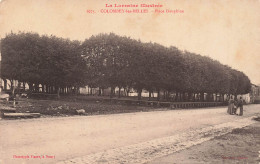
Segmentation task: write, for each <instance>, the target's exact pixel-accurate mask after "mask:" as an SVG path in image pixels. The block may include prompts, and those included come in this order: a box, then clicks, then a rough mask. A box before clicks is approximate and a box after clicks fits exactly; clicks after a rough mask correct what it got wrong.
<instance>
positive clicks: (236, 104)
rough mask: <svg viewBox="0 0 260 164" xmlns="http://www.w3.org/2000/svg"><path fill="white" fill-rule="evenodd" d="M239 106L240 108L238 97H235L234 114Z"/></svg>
mask: <svg viewBox="0 0 260 164" xmlns="http://www.w3.org/2000/svg"><path fill="white" fill-rule="evenodd" d="M237 108H238V100H237V98H235V99H234V107H233V111H232V114H235V115H236V114H237Z"/></svg>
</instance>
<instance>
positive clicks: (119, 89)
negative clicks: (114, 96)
mask: <svg viewBox="0 0 260 164" xmlns="http://www.w3.org/2000/svg"><path fill="white" fill-rule="evenodd" d="M118 98H121V87H118Z"/></svg>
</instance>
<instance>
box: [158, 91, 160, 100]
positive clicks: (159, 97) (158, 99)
mask: <svg viewBox="0 0 260 164" xmlns="http://www.w3.org/2000/svg"><path fill="white" fill-rule="evenodd" d="M157 101H160V89H157Z"/></svg>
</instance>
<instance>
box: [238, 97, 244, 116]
mask: <svg viewBox="0 0 260 164" xmlns="http://www.w3.org/2000/svg"><path fill="white" fill-rule="evenodd" d="M243 105H244V100H243V98H242V96H241V97H240V99H239V100H238V106H237V107H239V109H240V111H239V116H243Z"/></svg>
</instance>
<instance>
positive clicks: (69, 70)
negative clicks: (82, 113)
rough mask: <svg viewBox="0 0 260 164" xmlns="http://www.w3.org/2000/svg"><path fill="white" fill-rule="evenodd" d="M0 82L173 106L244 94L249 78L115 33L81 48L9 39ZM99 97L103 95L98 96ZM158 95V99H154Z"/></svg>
mask: <svg viewBox="0 0 260 164" xmlns="http://www.w3.org/2000/svg"><path fill="white" fill-rule="evenodd" d="M1 51H2V52H1V54H2V65H1V71H2V74H1V77H2V78H3V79H9V80H10V81H11V82H12V81H14V80H18V81H19V82H21V83H24V84H25V83H27V84H28V85H29V87H30V89H31V90H35V91H37V90H38V86H39V84H41V86H42V91H44V92H57V93H59V92H60V91H62V92H64V93H65V92H70V91H71V90H72V89H74V90H75V89H76V90H78V88H79V87H81V86H85V85H88V86H89V87H92V88H97V87H98V88H99V89H100V90H103V89H106V88H111V94H110V95H111V96H113V95H114V90H115V88H116V87H118V88H119V96H120V93H121V92H120V90H121V89H124V90H127V91H130V89H132V88H134V89H135V90H136V91H137V92H138V95H139V96H138V98H139V99H140V98H141V93H142V90H144V89H145V90H147V91H149V93H150V94H149V95H151V93H153V92H158V93H160V92H161V91H164V92H165V93H166V96H165V98H166V99H167V98H169V95H171V93H175V94H176V95H177V96H175V97H176V100H180V101H181V98H182V97H183V95H188V96H187V97H188V98H187V99H191V98H192V96H193V95H194V94H197V95H198V94H199V95H201V98H200V99H201V100H203V99H204V98H203V97H204V93H208V94H209V95H210V94H213V93H217V94H222V95H223V94H234V95H236V94H245V93H248V92H249V91H250V88H251V84H250V80H249V78H248V77H247V76H246V75H245V74H244V73H242V72H240V71H237V70H234V69H232V68H230V67H228V66H226V65H223V64H221V63H219V62H218V61H215V60H212V59H211V58H209V57H205V56H201V55H197V54H194V53H190V52H186V51H185V52H183V51H180V50H179V49H177V48H176V47H165V46H162V45H160V44H157V43H143V42H141V41H138V40H134V39H131V38H129V37H125V36H124V37H123V36H118V35H115V34H113V33H110V34H99V35H97V36H92V37H90V38H89V39H86V40H85V41H84V42H82V43H81V42H79V41H70V40H68V39H62V38H57V37H55V36H39V35H38V34H35V33H19V34H13V33H11V34H8V35H7V36H6V37H5V38H4V39H2V41H1ZM100 93H102V92H100ZM158 95H160V94H158ZM158 99H160V97H159V96H158Z"/></svg>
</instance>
